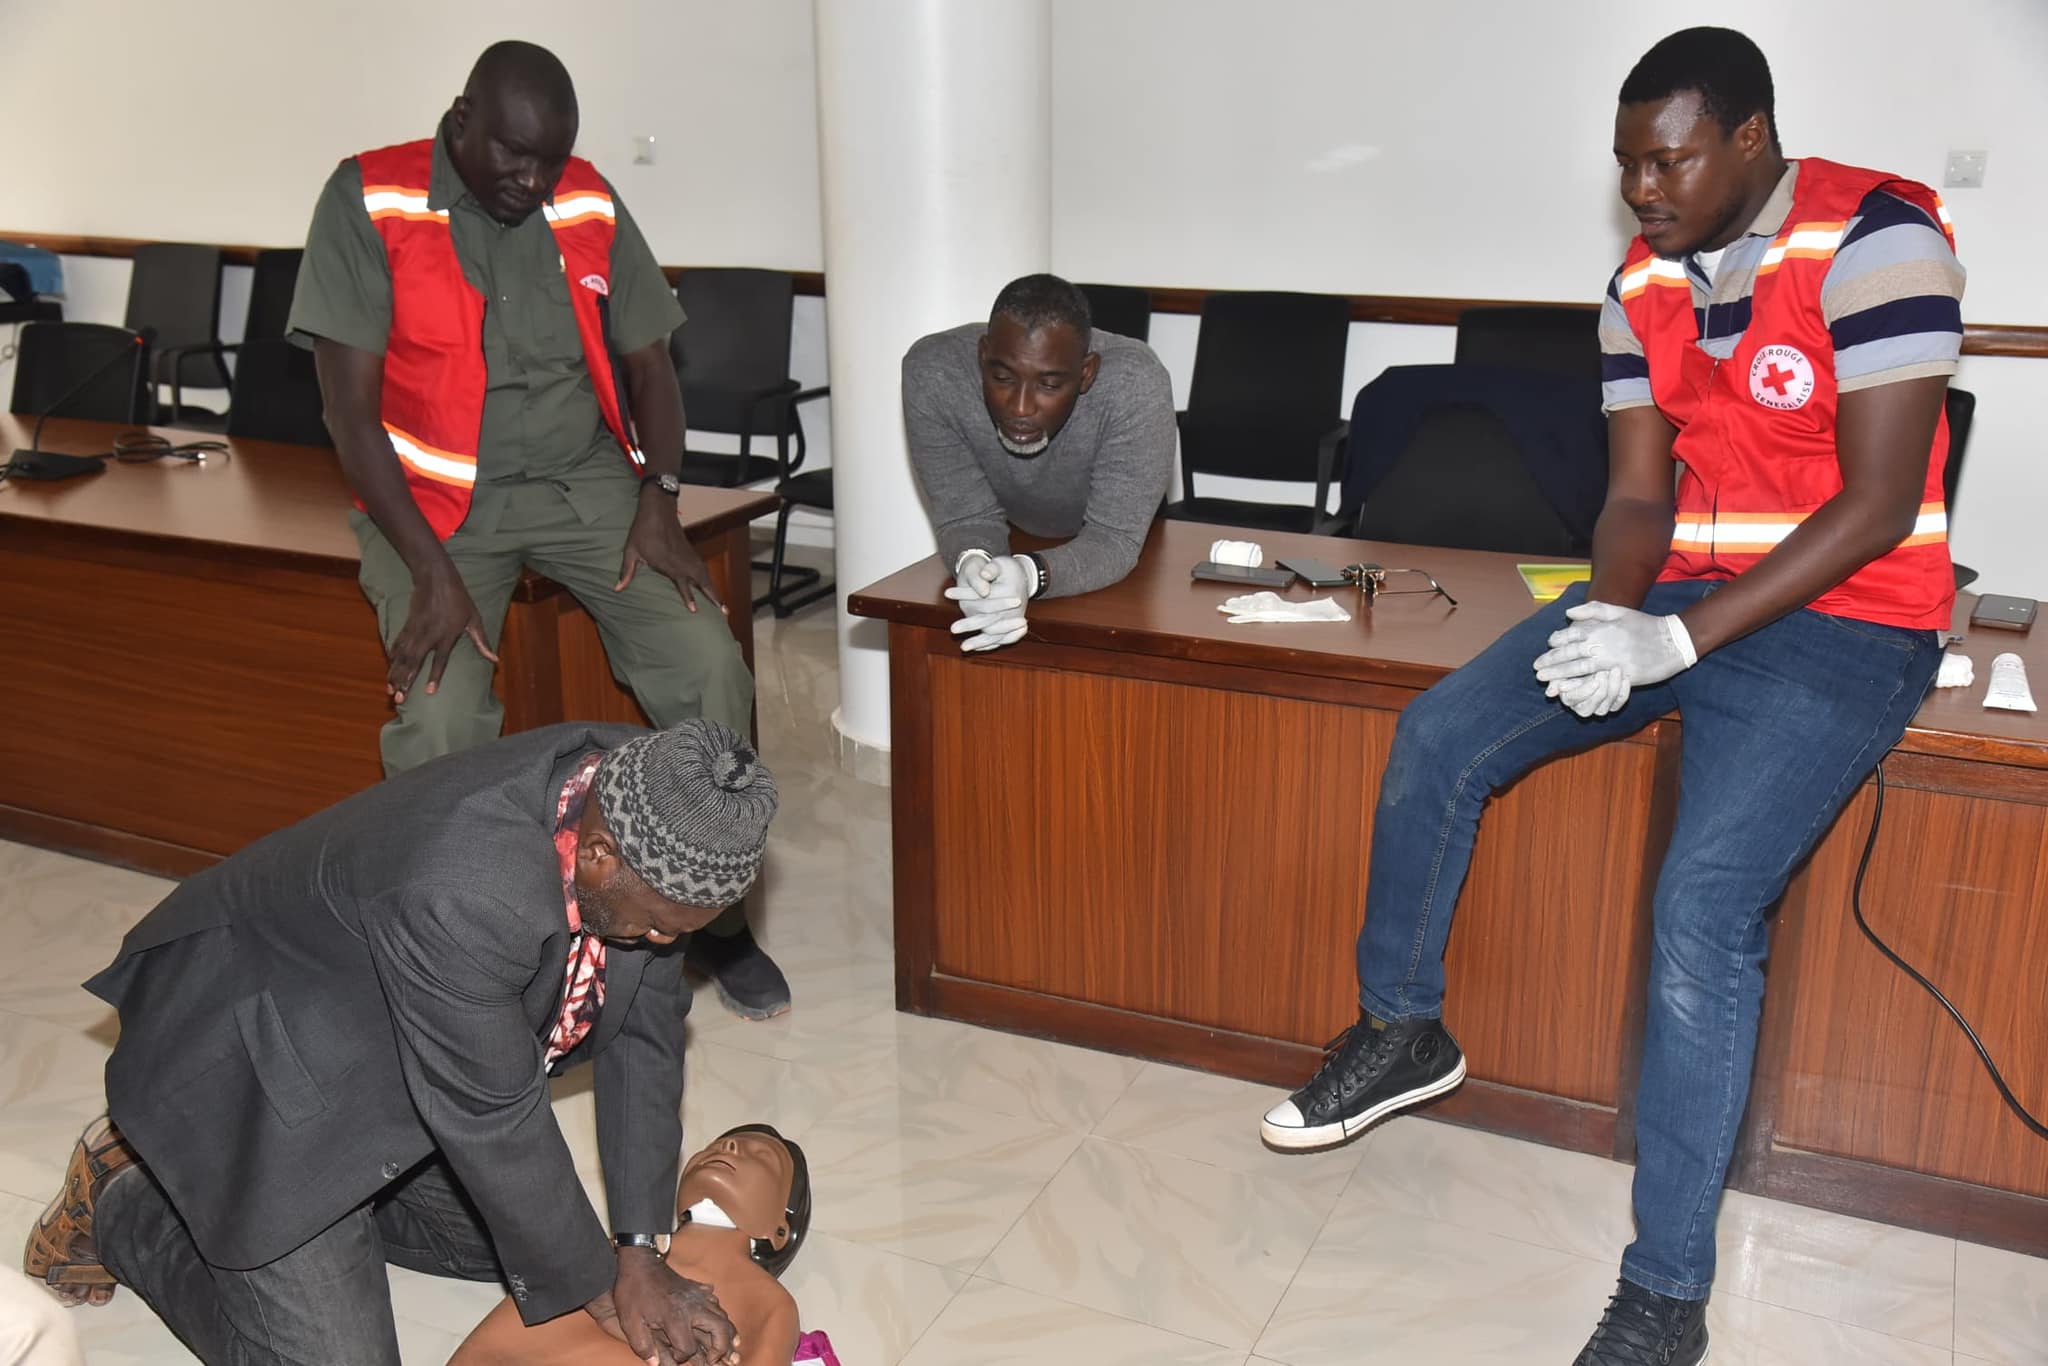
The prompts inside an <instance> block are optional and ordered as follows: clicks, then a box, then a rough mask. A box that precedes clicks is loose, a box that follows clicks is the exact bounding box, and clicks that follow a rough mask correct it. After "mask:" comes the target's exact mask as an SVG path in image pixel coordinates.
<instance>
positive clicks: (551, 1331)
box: [449, 1124, 811, 1366]
mask: <svg viewBox="0 0 2048 1366" xmlns="http://www.w3.org/2000/svg"><path fill="white" fill-rule="evenodd" d="M676 1210H677V1218H678V1222H679V1225H680V1226H679V1227H678V1228H677V1229H676V1232H675V1235H674V1237H672V1238H671V1239H670V1240H669V1246H668V1252H667V1260H668V1264H669V1266H670V1267H671V1268H673V1269H674V1270H675V1272H676V1274H677V1275H679V1276H683V1277H686V1278H688V1279H689V1280H693V1281H697V1282H700V1283H702V1284H704V1285H708V1286H710V1287H711V1288H712V1290H713V1291H714V1292H715V1293H716V1294H717V1296H718V1303H719V1305H720V1306H721V1307H722V1308H723V1309H724V1310H725V1313H726V1316H727V1317H728V1318H730V1319H731V1320H732V1326H733V1329H734V1332H735V1333H736V1334H737V1336H738V1347H737V1359H738V1362H739V1366H790V1362H791V1359H792V1358H793V1357H794V1355H795V1353H796V1345H797V1312H796V1300H795V1299H794V1298H793V1297H792V1296H791V1295H790V1293H789V1291H787V1290H785V1289H783V1287H782V1285H781V1284H780V1283H779V1282H778V1281H777V1280H776V1277H778V1276H780V1275H781V1274H782V1271H783V1268H785V1267H787V1266H788V1265H789V1263H790V1262H791V1261H792V1260H793V1259H794V1258H795V1256H796V1252H797V1248H798V1247H799V1246H801V1245H802V1243H803V1240H804V1234H805V1233H806V1232H807V1231H808V1230H809V1228H810V1223H811V1179H810V1171H809V1169H808V1167H807V1165H806V1163H805V1161H804V1154H803V1149H801V1148H799V1147H798V1146H797V1145H796V1144H794V1143H791V1142H789V1141H788V1140H787V1139H785V1138H783V1137H782V1135H781V1134H779V1133H777V1132H776V1131H775V1129H774V1128H773V1127H772V1126H770V1125H766V1124H743V1125H741V1126H739V1127H738V1128H736V1129H732V1130H729V1131H727V1132H726V1133H724V1134H722V1135H720V1136H719V1138H718V1139H717V1140H716V1141H714V1142H713V1143H711V1144H710V1145H709V1146H707V1147H706V1148H704V1149H703V1151H701V1152H699V1153H697V1154H696V1155H695V1156H694V1157H692V1158H691V1159H690V1160H689V1161H688V1162H686V1163H684V1164H683V1175H682V1181H681V1183H680V1184H679V1186H678V1188H677V1191H676ZM636 1361H638V1358H637V1357H635V1356H634V1355H633V1349H632V1348H630V1347H628V1346H627V1345H626V1344H625V1343H624V1342H622V1341H620V1340H619V1339H617V1338H614V1337H611V1336H609V1335H607V1334H606V1333H605V1331H604V1330H603V1329H602V1328H600V1327H599V1326H598V1324H597V1323H596V1322H595V1321H594V1320H593V1319H592V1318H591V1317H590V1316H589V1315H588V1314H564V1315H563V1316H562V1317H560V1318H557V1319H550V1320H548V1321H547V1322H546V1323H542V1324H537V1325H535V1326H534V1327H531V1328H528V1327H526V1326H525V1325H523V1324H522V1323H521V1322H520V1321H519V1313H518V1309H517V1307H516V1306H515V1305H514V1304H513V1303H512V1301H511V1300H509V1299H507V1300H505V1301H504V1302H503V1303H501V1304H500V1305H499V1306H498V1307H497V1308H496V1309H493V1310H492V1311H491V1312H490V1313H489V1314H488V1315H486V1316H485V1318H484V1321H483V1322H482V1323H480V1324H478V1325H477V1326H476V1328H475V1329H474V1330H473V1331H472V1332H471V1333H470V1335H469V1337H468V1338H467V1339H466V1340H465V1341H464V1342H463V1344H462V1346H461V1347H460V1348H458V1349H457V1350H456V1352H455V1355H454V1356H453V1357H451V1358H450V1359H449V1366H614V1364H615V1366H634V1363H635V1362H636ZM714 1366H716V1363H714Z"/></svg>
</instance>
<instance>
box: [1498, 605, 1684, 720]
mask: <svg viewBox="0 0 2048 1366" xmlns="http://www.w3.org/2000/svg"><path fill="white" fill-rule="evenodd" d="M1565 615H1566V616H1567V617H1569V618H1571V623H1572V624H1571V625H1569V626H1566V627H1564V628H1562V629H1561V630H1557V631H1553V632H1551V633H1550V649H1548V650H1546V651H1545V652H1544V653H1542V654H1540V655H1538V656H1536V663H1535V669H1536V677H1537V679H1538V680H1540V681H1541V682H1543V683H1545V684H1547V685H1548V686H1547V687H1546V688H1545V689H1544V691H1545V693H1546V695H1548V696H1550V697H1555V698H1557V699H1558V700H1559V701H1560V702H1562V703H1564V704H1565V705H1566V706H1567V707H1570V708H1571V709H1572V710H1573V711H1575V712H1577V713H1578V714H1579V715H1581V716H1605V715H1607V714H1608V713H1609V712H1611V711H1615V710H1617V709H1619V708H1620V707H1621V705H1622V704H1623V703H1624V702H1626V701H1628V697H1629V693H1630V691H1631V690H1632V689H1635V688H1646V687H1648V686H1650V685H1651V684H1652V683H1662V682H1663V681H1664V680H1665V679H1667V678H1671V677H1673V676H1674V675H1676V674H1680V673H1683V672H1684V671H1685V670H1687V669H1690V668H1691V667H1692V666H1693V665H1694V664H1696V663H1698V662H1699V655H1698V653H1697V652H1696V651H1695V650H1694V649H1693V645H1692V635H1691V633H1690V632H1688V631H1687V630H1686V629H1685V623H1684V622H1682V621H1680V620H1679V619H1678V618H1677V617H1676V616H1666V617H1659V616H1652V615H1651V614H1650V613H1648V612H1638V611H1636V610H1635V609H1633V608H1629V607H1618V606H1616V605H1615V604H1613V603H1611V602H1585V603H1580V604H1579V605H1578V606H1577V607H1571V608H1567V609H1566V610H1565Z"/></svg>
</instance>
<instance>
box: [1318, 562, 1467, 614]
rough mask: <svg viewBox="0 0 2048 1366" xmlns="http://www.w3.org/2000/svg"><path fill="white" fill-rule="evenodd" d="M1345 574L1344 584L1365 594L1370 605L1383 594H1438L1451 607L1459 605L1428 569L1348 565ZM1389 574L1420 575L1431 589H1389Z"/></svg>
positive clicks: (1344, 570) (1345, 567)
mask: <svg viewBox="0 0 2048 1366" xmlns="http://www.w3.org/2000/svg"><path fill="white" fill-rule="evenodd" d="M1343 574H1344V582H1346V583H1348V584H1350V585H1351V586H1352V587H1353V588H1356V589H1357V590H1358V591H1359V592H1361V593H1363V594H1365V600H1366V601H1367V602H1368V603H1370V602H1371V601H1372V600H1373V599H1374V598H1376V597H1378V596H1379V595H1380V594H1382V593H1438V594H1442V596H1443V600H1444V601H1445V602H1447V603H1449V604H1450V605H1451V606H1453V607H1456V606H1457V605H1458V600H1457V599H1456V598H1454V597H1452V596H1451V595H1450V594H1449V593H1445V592H1444V586H1443V585H1442V584H1440V583H1438V582H1437V581H1436V579H1435V577H1434V576H1433V575H1431V574H1430V572H1429V571H1428V570H1426V569H1387V568H1384V567H1382V566H1380V565H1376V564H1347V565H1345V566H1344V569H1343ZM1389 574H1420V575H1422V577H1423V578H1424V579H1426V580H1427V581H1428V583H1429V587H1427V588H1389V587H1387V576H1388V575H1389Z"/></svg>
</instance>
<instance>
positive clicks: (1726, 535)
mask: <svg viewBox="0 0 2048 1366" xmlns="http://www.w3.org/2000/svg"><path fill="white" fill-rule="evenodd" d="M1808 516H1809V514H1807V513H1804V512H1723V513H1719V514H1717V515H1714V516H1710V517H1699V516H1696V515H1688V514H1685V513H1681V514H1679V517H1678V522H1677V525H1676V526H1674V527H1673V528H1672V532H1671V548H1672V549H1673V550H1685V551H1693V552H1697V553H1700V554H1708V555H1762V554H1765V553H1767V552H1769V551H1770V550H1772V549H1774V548H1776V547H1777V545H1778V543H1779V542H1781V541H1783V540H1784V539H1785V538H1786V537H1787V536H1790V535H1791V534H1792V532H1793V529H1794V528H1796V527H1797V526H1798V525H1799V524H1800V523H1801V522H1804V521H1805V520H1806V519H1807V517H1808ZM1947 539H1948V509H1946V508H1944V507H1943V506H1942V505H1941V504H1940V503H1922V504H1921V505H1920V514H1919V516H1918V517H1916V518H1914V520H1913V530H1912V531H1911V532H1910V533H1909V534H1908V535H1907V536H1906V539H1904V540H1903V541H1900V542H1899V544H1900V545H1902V546H1907V545H1936V544H1939V543H1940V542H1942V541H1945V540H1947Z"/></svg>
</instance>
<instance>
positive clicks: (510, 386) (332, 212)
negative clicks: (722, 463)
mask: <svg viewBox="0 0 2048 1366" xmlns="http://www.w3.org/2000/svg"><path fill="white" fill-rule="evenodd" d="M606 188H607V189H611V188H612V187H611V185H610V182H606ZM427 204H428V207H430V208H434V209H446V210H447V211H448V231H449V235H450V236H451V237H452V238H453V239H454V243H455V258H456V260H457V261H459V262H460V263H461V265H462V273H463V275H464V277H465V278H467V279H468V281H469V283H470V284H471V285H473V286H474V287H475V288H476V289H477V291H478V292H479V293H481V294H482V295H483V298H484V338H483V340H484V365H485V369H486V371H487V373H488V376H489V378H488V380H487V381H486V387H485V390H484V413H483V427H482V431H481V432H480V433H479V440H478V445H477V483H476V491H475V495H474V498H473V500H472V502H471V504H470V510H469V516H468V518H467V519H466V520H465V521H464V522H463V525H464V526H465V527H474V528H476V529H478V530H480V531H486V532H488V531H492V530H495V529H496V527H497V523H498V518H499V515H500V513H501V511H502V508H503V496H504V487H505V485H507V484H510V483H516V482H518V481H521V480H532V479H544V480H547V481H549V482H551V483H553V484H555V485H556V486H557V487H558V488H559V489H560V490H561V492H562V496H563V497H564V498H565V499H566V500H567V501H568V503H569V506H570V507H571V508H572V509H573V510H574V511H575V513H576V516H577V518H578V519H579V520H581V521H582V522H583V523H584V524H585V525H589V524H590V523H591V522H593V521H595V520H596V519H597V517H598V515H599V509H600V508H601V507H602V506H603V505H606V504H609V503H611V502H615V501H616V499H617V497H618V492H619V490H618V487H617V486H618V483H619V481H621V480H630V479H632V478H634V474H633V470H632V466H631V465H629V464H628V463H627V461H626V458H625V456H624V455H623V454H622V453H621V452H620V450H619V446H618V442H617V441H615V440H613V439H612V434H611V432H610V430H609V429H607V428H606V427H605V425H604V414H603V412H602V411H601V410H600V409H599V408H598V406H597V394H596V391H595V389H594V388H593V387H592V383H591V377H590V367H589V366H588V365H587V364H585V362H584V356H583V341H582V338H581V337H580V336H578V334H577V331H576V315H575V313H574V312H573V311H572V310H571V308H570V305H569V281H568V278H567V277H566V276H565V275H564V274H563V273H562V257H561V251H560V249H559V248H558V247H557V246H556V245H555V230H554V229H553V228H551V227H549V226H548V224H547V220H546V219H545V218H543V217H542V216H541V215H540V214H539V213H537V212H536V213H534V214H533V215H532V216H531V217H529V218H527V220H526V221H525V222H523V223H521V224H519V225H518V226H517V227H509V228H508V227H506V226H505V225H504V224H502V223H500V222H498V221H497V220H496V219H495V218H492V217H491V216H490V214H489V213H487V212H485V211H484V208H483V206H482V205H480V204H478V203H477V201H476V198H475V197H474V196H473V195H471V194H470V192H469V188H468V187H467V186H466V185H464V184H463V183H462V177H461V176H460V175H459V174H457V173H456V170H455V164H454V163H453V162H452V161H450V160H449V157H448V149H447V147H446V145H445V143H444V142H443V140H442V137H441V136H440V135H439V134H437V135H436V136H435V138H434V167H433V177H432V181H431V183H430V184H429V185H428V189H427ZM612 207H613V211H614V213H615V215H616V227H615V231H614V235H613V238H612V259H611V281H610V287H611V294H610V304H609V308H610V316H611V333H612V345H613V347H614V348H615V349H616V351H617V353H618V354H620V355H624V354H626V353H628V352H632V351H638V350H640V349H641V348H642V347H646V346H651V345H653V344H654V343H655V342H659V341H662V340H664V339H666V338H667V336H668V335H669V334H670V333H671V332H673V331H675V329H676V328H677V327H679V326H680V325H681V324H682V321H683V310H682V306H681V305H680V304H678V303H677V302H676V296H675V292H674V291H673V290H671V289H670V288H669V287H668V282H667V280H665V279H664V278H663V277H662V274H661V267H660V266H659V265H658V264H656V263H655V260H654V253H653V252H652V251H650V250H649V249H648V247H647V241H646V239H645V238H643V237H642V236H641V235H640V229H639V228H638V227H637V226H636V225H635V224H634V222H633V218H632V215H630V214H628V213H627V212H626V205H625V202H624V201H623V200H621V199H620V198H619V196H618V191H617V190H615V189H614V190H612ZM290 329H291V334H292V337H293V339H294V340H296V341H298V342H299V343H300V344H301V345H304V346H311V345H312V339H313V338H315V337H325V338H327V339H328V340H329V341H336V342H340V343H341V344H342V345H344V346H353V347H355V348H356V349H357V350H360V351H370V352H374V353H376V354H378V355H382V354H384V347H385V340H386V338H387V337H388V336H389V335H390V331H391V264H390V261H389V259H388V258H387V257H386V255H385V253H384V242H383V239H382V238H380V237H379V236H378V235H377V230H376V228H375V227H374V226H372V224H371V222H370V216H369V214H368V213H367V212H366V211H365V210H364V208H363V173H362V168H361V166H360V165H358V164H357V162H356V160H355V158H353V157H351V158H349V159H348V160H347V161H344V162H342V163H341V165H339V166H337V167H336V168H335V170H334V174H333V175H331V176H329V177H328V178H327V185H326V188H325V189H323V190H322V191H321V192H320V202H319V203H318V204H317V205H316V206H315V207H314V209H313V224H312V226H311V227H310V228H309V229H307V232H306V256H305V261H304V263H303V264H301V265H300V267H299V283H298V291H297V293H296V294H294V295H293V297H292V312H291V323H290Z"/></svg>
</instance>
